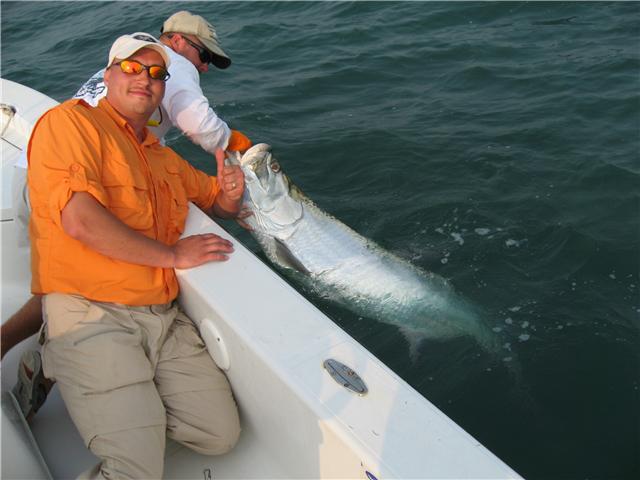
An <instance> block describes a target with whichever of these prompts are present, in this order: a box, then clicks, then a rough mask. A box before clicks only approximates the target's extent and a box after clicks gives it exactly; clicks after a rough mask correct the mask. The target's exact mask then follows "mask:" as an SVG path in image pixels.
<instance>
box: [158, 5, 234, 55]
mask: <svg viewBox="0 0 640 480" xmlns="http://www.w3.org/2000/svg"><path fill="white" fill-rule="evenodd" d="M160 32H161V33H169V32H174V33H186V34H187V35H195V36H196V37H198V40H200V41H201V42H202V44H203V45H204V46H205V47H206V48H207V50H209V51H210V52H211V53H212V55H211V57H212V59H211V63H213V64H214V65H215V66H216V67H218V68H227V67H228V66H229V65H231V59H230V58H229V56H228V55H227V54H226V53H224V51H223V50H222V48H221V47H220V41H219V40H218V35H217V34H216V31H215V29H214V28H213V25H211V24H210V23H209V22H207V21H206V20H205V19H204V18H202V17H201V16H200V15H194V14H193V13H190V12H187V11H186V10H183V11H181V12H177V13H174V14H173V15H171V16H170V17H169V18H167V20H166V21H165V22H164V25H163V26H162V30H160Z"/></svg>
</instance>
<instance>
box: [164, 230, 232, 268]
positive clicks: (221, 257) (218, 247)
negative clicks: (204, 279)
mask: <svg viewBox="0 0 640 480" xmlns="http://www.w3.org/2000/svg"><path fill="white" fill-rule="evenodd" d="M171 250H172V251H173V255H174V264H173V266H174V268H192V267H197V266H198V265H202V264H203V263H207V262H224V261H226V260H228V258H229V255H228V254H230V253H232V252H233V244H232V243H231V242H230V241H229V240H225V239H224V238H222V237H220V236H218V235H216V234H214V233H205V234H202V235H192V236H190V237H185V238H182V239H180V240H178V241H177V242H176V243H174V244H173V245H172V247H171Z"/></svg>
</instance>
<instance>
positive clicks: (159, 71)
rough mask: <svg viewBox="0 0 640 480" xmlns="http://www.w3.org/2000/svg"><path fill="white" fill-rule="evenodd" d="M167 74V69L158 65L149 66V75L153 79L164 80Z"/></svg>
mask: <svg viewBox="0 0 640 480" xmlns="http://www.w3.org/2000/svg"><path fill="white" fill-rule="evenodd" d="M168 75H169V74H168V72H167V70H166V69H165V68H163V67H160V66H158V65H153V66H151V67H149V76H150V77H151V78H153V79H154V80H166V79H167V77H168Z"/></svg>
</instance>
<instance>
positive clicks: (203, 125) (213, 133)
mask: <svg viewBox="0 0 640 480" xmlns="http://www.w3.org/2000/svg"><path fill="white" fill-rule="evenodd" d="M165 50H166V51H167V53H168V54H169V57H170V58H171V65H170V66H169V73H170V74H171V78H169V80H167V85H166V89H165V93H164V98H163V99H162V103H161V104H160V107H159V108H158V110H156V112H154V114H153V115H152V116H151V119H150V122H157V123H159V124H158V126H150V127H149V129H150V130H151V131H152V132H153V134H154V135H155V136H156V137H158V138H159V139H160V141H161V142H162V143H164V136H165V135H166V133H167V132H168V131H169V129H170V128H171V127H172V126H175V127H176V128H179V129H180V130H182V132H183V133H184V134H185V135H186V136H187V137H189V139H190V140H191V141H192V142H193V143H195V144H196V145H200V147H202V149H203V150H206V151H207V152H209V153H211V154H215V151H216V149H217V148H218V147H219V148H222V149H223V150H224V149H226V148H227V145H228V144H229V136H230V135H231V130H230V129H229V127H228V126H227V124H226V123H225V122H224V121H223V120H222V119H220V117H218V115H216V113H215V112H214V111H213V109H212V108H211V106H210V105H209V100H208V99H207V97H205V96H204V94H203V93H202V88H200V76H199V74H198V70H197V69H196V67H195V66H194V65H193V64H192V63H191V62H190V61H189V60H187V59H186V58H184V57H183V56H182V55H179V54H177V53H175V52H174V51H173V50H171V49H170V48H167V47H165ZM106 94H107V86H106V85H105V84H104V69H102V70H100V71H99V72H97V73H96V74H95V75H93V76H92V77H91V78H90V79H89V80H87V82H86V83H85V84H84V85H83V86H82V87H81V88H80V90H78V92H77V93H76V94H75V95H74V96H73V98H81V99H83V100H84V101H86V102H87V103H89V104H90V105H92V106H96V105H97V104H98V101H99V100H100V99H101V98H102V97H104V96H105V95H106Z"/></svg>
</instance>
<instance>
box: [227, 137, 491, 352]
mask: <svg viewBox="0 0 640 480" xmlns="http://www.w3.org/2000/svg"><path fill="white" fill-rule="evenodd" d="M228 155H229V157H228V158H229V161H230V162H231V163H234V164H238V165H240V166H241V168H242V170H243V172H244V175H245V184H246V186H245V193H244V199H243V208H245V209H248V210H249V211H251V213H252V215H250V216H249V217H247V219H246V220H245V221H246V223H247V224H248V225H249V226H250V228H251V233H252V234H253V236H254V237H255V239H256V240H257V242H258V243H259V244H260V246H261V248H262V249H263V250H264V252H265V254H266V255H267V257H268V258H269V259H270V260H271V261H272V262H273V263H274V264H276V265H277V266H278V267H280V268H282V269H284V270H285V272H286V273H289V274H290V275H291V276H293V277H295V278H296V279H298V280H300V281H302V282H303V283H304V284H305V285H306V286H307V287H309V288H311V289H312V290H313V291H315V292H316V293H318V294H319V295H320V296H322V297H325V298H327V297H328V298H330V299H333V300H335V301H337V302H338V303H340V304H341V305H343V306H345V307H346V308H348V309H349V310H351V311H353V312H354V313H356V314H357V315H361V316H365V317H369V318H374V319H376V320H379V321H381V322H385V323H388V324H391V325H395V326H397V327H398V328H399V329H400V330H401V331H402V332H403V334H404V335H405V336H406V338H407V340H408V342H409V347H410V354H411V357H412V358H413V359H414V360H415V358H416V357H417V354H418V351H417V350H418V347H419V345H420V343H421V341H422V340H424V339H446V338H453V337H459V336H463V335H470V336H472V337H474V338H475V339H476V340H477V341H478V343H479V344H480V345H481V346H482V347H483V348H484V349H486V350H488V351H493V352H495V351H496V350H497V349H498V346H497V340H496V339H495V337H494V335H493V333H492V332H491V330H490V329H489V328H488V327H487V326H486V325H485V324H484V323H483V322H482V320H480V317H479V315H477V313H476V312H475V310H474V308H473V307H472V306H471V305H470V304H469V303H468V302H466V301H465V300H464V299H463V298H462V297H460V296H459V295H458V294H456V292H455V291H454V290H453V288H452V287H451V285H450V284H449V282H447V280H445V279H444V278H442V277H440V276H438V275H436V274H433V273H429V272H425V271H423V270H421V269H419V268H417V267H415V266H414V265H411V264H410V263H409V262H407V261H406V260H403V259H401V258H400V257H398V256H396V255H394V254H392V253H390V252H388V251H386V250H384V249H383V248H382V247H380V246H378V245H377V244H376V243H374V242H373V241H371V240H368V239H366V238H364V237H363V236H362V235H359V234H358V233H356V232H355V231H354V230H352V229H351V228H349V227H348V226H346V225H345V224H343V223H342V222H340V221H339V220H337V219H336V218H334V217H332V216H331V215H329V214H327V213H326V212H324V211H322V210H321V209H320V208H318V207H317V206H316V205H315V204H314V203H313V202H312V201H311V200H310V199H309V198H308V197H306V196H305V195H304V194H303V193H302V192H301V191H300V190H299V189H298V188H297V187H296V186H295V185H294V184H293V183H292V182H291V181H290V180H289V178H288V177H287V176H286V175H285V174H284V173H283V172H282V169H281V167H280V164H279V163H278V162H277V161H276V159H275V158H274V157H273V155H272V154H271V147H270V146H269V145H267V144H264V143H261V144H257V145H254V146H253V147H252V148H250V149H249V150H247V152H246V153H245V154H244V155H242V156H241V155H240V154H239V153H238V152H229V154H228Z"/></svg>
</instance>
